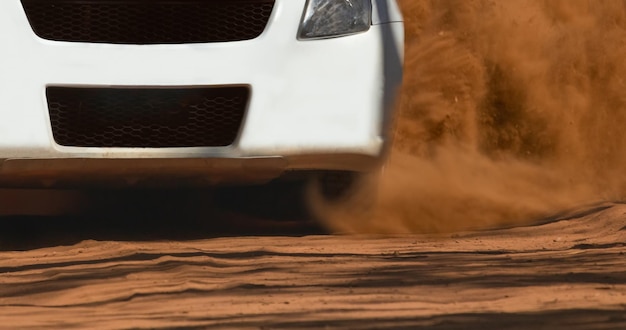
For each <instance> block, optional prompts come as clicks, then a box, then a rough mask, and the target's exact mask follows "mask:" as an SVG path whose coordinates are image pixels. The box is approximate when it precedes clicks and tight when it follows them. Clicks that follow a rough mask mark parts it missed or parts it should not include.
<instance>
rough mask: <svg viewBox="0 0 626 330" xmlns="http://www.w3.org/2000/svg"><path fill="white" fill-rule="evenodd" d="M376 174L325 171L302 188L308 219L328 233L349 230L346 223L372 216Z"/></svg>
mask: <svg viewBox="0 0 626 330" xmlns="http://www.w3.org/2000/svg"><path fill="white" fill-rule="evenodd" d="M378 180H379V172H378V171H376V172H349V171H326V172H320V173H316V174H314V175H312V176H311V177H310V178H309V179H308V180H307V181H306V183H305V185H304V187H303V188H304V194H303V197H304V198H305V205H306V206H307V210H308V212H309V214H310V216H311V217H312V218H314V219H315V220H316V221H319V222H320V223H322V224H323V225H324V226H326V227H327V228H329V229H331V230H340V231H342V230H349V228H347V227H349V224H350V223H363V222H366V221H368V219H370V218H371V217H372V212H373V210H374V206H375V202H376V195H377V189H378Z"/></svg>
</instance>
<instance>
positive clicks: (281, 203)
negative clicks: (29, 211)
mask: <svg viewBox="0 0 626 330" xmlns="http://www.w3.org/2000/svg"><path fill="white" fill-rule="evenodd" d="M296 188H297V187H293V186H290V185H289V184H282V185H273V186H247V187H244V186H242V187H222V188H213V189H209V188H205V189H160V190H155V189H151V190H128V189H125V190H91V191H80V192H79V193H78V194H79V196H80V197H79V198H75V201H72V202H70V203H75V204H76V205H74V206H70V207H65V208H64V211H65V210H66V209H69V211H68V214H62V215H59V214H56V215H41V214H39V215H3V216H0V250H5V251H6V250H26V249H34V248H41V247H48V246H56V245H72V244H75V243H78V242H80V241H83V240H114V241H138V240H140V241H150V240H193V239H205V238H212V237H221V236H242V235H243V236H245V235H288V236H290V235H293V236H298V235H307V234H321V233H324V231H323V229H321V228H320V227H319V226H317V225H316V224H315V222H314V221H312V220H311V219H310V218H309V216H308V214H307V212H306V210H305V207H304V205H303V204H302V203H301V201H300V196H299V195H298V194H299V192H298V191H297V190H296ZM4 194H5V195H6V194H10V192H9V193H7V192H6V190H5V192H4ZM34 196H35V197H33V196H29V194H28V193H26V194H21V195H20V196H19V198H13V199H12V200H11V201H10V202H12V203H22V204H25V205H27V207H31V208H37V207H38V206H39V205H43V204H45V203H46V194H43V195H42V194H41V192H38V193H37V194H35V195H34ZM1 197H2V196H0V207H2V203H8V201H6V199H5V200H3V199H2V198H1ZM24 199H28V201H24ZM37 199H40V200H37ZM55 207H56V208H57V209H58V208H59V207H58V205H57V206H55ZM43 208H44V207H42V209H43ZM47 209H50V207H47ZM64 211H63V212H64ZM44 212H45V211H44ZM0 214H1V212H0Z"/></svg>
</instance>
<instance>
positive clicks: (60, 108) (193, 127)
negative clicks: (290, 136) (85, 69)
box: [46, 86, 250, 148]
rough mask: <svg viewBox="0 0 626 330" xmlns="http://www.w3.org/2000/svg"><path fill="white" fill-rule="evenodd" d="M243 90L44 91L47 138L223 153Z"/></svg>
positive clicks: (237, 122)
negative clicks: (219, 149) (212, 149)
mask: <svg viewBox="0 0 626 330" xmlns="http://www.w3.org/2000/svg"><path fill="white" fill-rule="evenodd" d="M249 94H250V91H249V89H248V87H244V86H234V87H211V88H70V87H48V88H47V90H46V96H47V99H48V108H49V112H50V122H51V126H52V134H53V136H54V140H55V141H56V143H57V144H59V145H62V146H72V147H119V148H167V147H224V146H228V145H230V144H232V143H233V142H234V141H235V139H236V138H237V136H238V134H239V130H240V127H241V123H242V120H243V117H244V113H245V110H246V107H247V104H248V98H249Z"/></svg>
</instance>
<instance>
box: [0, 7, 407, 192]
mask: <svg viewBox="0 0 626 330" xmlns="http://www.w3.org/2000/svg"><path fill="white" fill-rule="evenodd" d="M305 4H306V1H305V0H277V1H276V3H275V7H274V11H273V13H272V16H271V18H270V20H269V23H268V25H267V27H266V29H265V31H264V32H263V33H262V34H261V35H260V36H259V37H258V38H255V39H253V40H246V41H235V42H225V43H202V44H173V45H119V44H95V43H84V42H58V41H50V40H44V39H41V38H39V37H38V36H36V35H35V34H34V32H33V30H32V29H31V27H30V25H29V22H28V19H27V17H26V15H25V13H24V10H23V8H22V6H21V3H20V1H19V0H4V1H2V3H0V42H1V43H2V44H3V45H6V46H4V47H3V48H2V50H1V51H0V59H1V60H0V72H2V74H1V75H0V185H1V184H2V183H3V178H4V182H9V181H11V182H13V181H15V183H13V184H19V180H17V179H15V178H18V177H27V176H28V175H27V174H28V173H29V172H28V166H29V165H28V164H29V162H28V160H32V161H31V162H30V163H31V164H45V163H46V162H45V161H46V160H63V159H87V160H89V159H96V160H97V159H103V160H104V159H107V160H110V159H154V160H157V159H181V160H184V159H200V160H202V159H204V160H211V159H224V158H226V159H234V160H235V163H237V162H239V161H240V160H241V159H267V158H270V159H283V161H281V162H280V164H281V165H280V166H277V168H278V169H280V171H287V170H290V169H334V168H341V169H356V170H359V169H361V168H363V167H366V168H367V167H369V166H362V165H359V163H361V161H356V162H346V161H345V158H346V157H343V158H342V157H333V156H342V155H344V156H350V155H356V156H357V158H358V159H363V158H365V159H370V160H371V161H370V163H376V162H377V161H378V160H380V159H381V157H382V156H383V153H384V148H385V144H386V141H387V138H386V134H387V130H388V127H386V123H387V122H388V121H389V120H388V119H389V118H390V117H391V116H392V113H393V106H392V103H393V102H390V101H389V100H393V99H394V98H395V94H396V93H397V89H398V87H399V85H400V83H401V79H402V72H401V66H402V51H403V25H402V22H401V16H400V14H399V10H398V9H397V5H396V4H395V1H391V0H389V1H387V0H376V1H374V6H373V7H374V10H375V11H374V14H373V22H375V23H376V24H374V25H372V26H371V28H370V29H369V31H367V32H365V33H360V34H355V35H351V36H345V37H340V38H330V39H322V40H307V41H300V40H297V38H296V36H297V33H298V28H299V25H300V21H301V17H302V13H303V9H304V8H305ZM383 7H384V8H390V9H386V10H385V11H384V14H381V13H382V10H381V8H383ZM390 48H392V49H391V50H392V52H390V51H389V50H390ZM390 68H392V70H391V71H390ZM230 85H245V86H249V87H250V89H251V98H250V100H249V104H248V109H247V111H246V115H245V119H244V122H243V124H242V128H241V131H240V134H239V137H238V138H237V139H236V141H235V142H234V143H233V144H232V145H230V146H227V147H191V148H186V147H183V148H97V147H68V146H61V145H58V144H57V143H55V140H54V137H53V134H52V129H51V125H50V118H49V113H48V104H47V101H46V94H45V90H46V87H48V86H69V87H109V86H111V87H113V86H115V87H142V86H143V87H151V88H154V87H163V88H168V87H186V86H189V87H198V86H207V87H212V86H230ZM390 95H392V96H391V97H390ZM329 155H330V157H329ZM317 156H319V157H317ZM348 158H350V157H348ZM303 159H309V165H307V163H306V162H304V161H303ZM315 159H319V160H318V161H315ZM37 160H39V162H35V161H37ZM212 162H213V161H205V162H204V163H207V164H210V163H212ZM54 163H55V164H63V162H54ZM79 163H80V162H79ZM89 163H90V164H92V163H93V162H89ZM201 163H202V162H201ZM103 164H104V163H103ZM107 164H111V163H107ZM167 164H168V166H169V167H167V170H165V167H163V166H161V168H162V169H163V171H162V173H163V174H165V175H170V174H171V173H172V172H176V171H185V170H188V169H189V167H188V166H186V165H185V164H186V163H185V161H181V162H180V163H178V164H177V163H176V162H168V163H167ZM32 166H34V167H38V166H40V165H32ZM73 166H74V167H72V166H69V167H67V168H66V170H65V171H63V168H62V167H61V168H60V169H59V171H60V172H63V173H70V174H71V173H72V171H75V170H76V167H75V166H76V165H75V164H74V165H73ZM125 166H129V165H128V164H127V165H125ZM115 167H116V166H112V167H106V166H105V167H102V168H100V169H99V172H98V171H95V172H94V171H87V172H88V173H91V172H94V173H92V175H96V174H97V173H104V172H106V169H107V168H115ZM192 167H194V166H192ZM138 168H141V166H139V167H138ZM20 169H22V170H20ZM206 170H207V171H208V172H211V171H213V172H215V171H219V169H215V168H213V169H212V168H211V166H207V168H206ZM248 170H249V169H245V170H244V169H242V173H243V172H245V171H248ZM60 172H58V171H57V172H55V171H51V172H50V173H60ZM96 172H97V173H96ZM111 172H112V173H117V174H120V173H119V172H115V171H114V170H111ZM156 172H158V171H156ZM50 176H51V177H53V176H54V175H53V174H51V175H50ZM13 184H11V185H13Z"/></svg>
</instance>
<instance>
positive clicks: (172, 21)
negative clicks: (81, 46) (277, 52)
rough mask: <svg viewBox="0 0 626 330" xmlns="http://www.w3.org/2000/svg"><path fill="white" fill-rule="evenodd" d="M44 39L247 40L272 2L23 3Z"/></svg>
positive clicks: (139, 0) (34, 0)
mask: <svg viewBox="0 0 626 330" xmlns="http://www.w3.org/2000/svg"><path fill="white" fill-rule="evenodd" d="M22 5H23V6H24V10H25V11H26V16H27V17H28V20H29V21H30V24H31V26H32V28H33V30H34V31H35V33H36V34H37V35H38V36H39V37H41V38H44V39H48V40H56V41H76V42H93V43H114V44H180V43H203V42H226V41H239V40H249V39H254V38H256V37H258V36H259V35H260V34H261V33H262V32H263V30H264V29H265V26H266V25H267V22H268V20H269V17H270V15H271V13H272V9H273V7H274V0H22Z"/></svg>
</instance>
